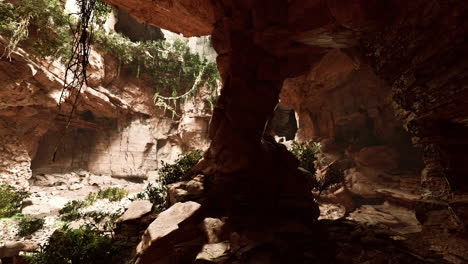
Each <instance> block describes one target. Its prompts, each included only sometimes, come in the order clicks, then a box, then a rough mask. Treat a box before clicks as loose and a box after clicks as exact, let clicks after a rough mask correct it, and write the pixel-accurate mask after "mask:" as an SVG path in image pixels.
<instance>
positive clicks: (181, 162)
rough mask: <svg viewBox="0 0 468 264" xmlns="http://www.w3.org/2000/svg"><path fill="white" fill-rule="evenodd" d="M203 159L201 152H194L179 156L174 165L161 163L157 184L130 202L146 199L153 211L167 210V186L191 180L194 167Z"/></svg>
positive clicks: (151, 185)
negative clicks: (151, 205)
mask: <svg viewBox="0 0 468 264" xmlns="http://www.w3.org/2000/svg"><path fill="white" fill-rule="evenodd" d="M201 158H202V152H201V150H194V151H192V152H189V153H187V154H185V155H182V154H181V155H179V158H178V159H177V160H176V161H175V162H174V163H173V164H168V163H165V162H163V161H161V164H162V167H161V169H159V179H158V180H157V181H156V183H155V184H152V183H149V184H148V185H147V186H146V189H145V191H144V192H141V193H138V194H136V195H135V196H134V197H132V198H131V199H130V200H132V201H133V200H142V199H146V200H149V201H150V202H151V203H152V204H153V206H154V207H153V211H155V212H160V211H163V210H164V209H165V207H164V206H165V202H166V196H167V185H169V184H172V183H176V182H179V181H183V180H188V179H190V178H191V177H192V176H193V172H192V169H193V167H194V166H195V165H196V164H197V163H198V162H199V161H200V159H201Z"/></svg>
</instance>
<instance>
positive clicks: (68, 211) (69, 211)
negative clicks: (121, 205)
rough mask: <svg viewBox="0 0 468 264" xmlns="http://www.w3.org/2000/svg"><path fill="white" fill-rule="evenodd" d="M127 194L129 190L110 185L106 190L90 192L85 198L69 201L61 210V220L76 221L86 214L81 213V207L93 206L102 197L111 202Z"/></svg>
mask: <svg viewBox="0 0 468 264" xmlns="http://www.w3.org/2000/svg"><path fill="white" fill-rule="evenodd" d="M127 194H128V193H127V191H125V190H124V189H122V188H117V187H109V188H107V189H104V190H99V191H98V192H97V193H90V194H88V195H87V196H86V199H85V200H73V201H69V202H68V203H66V204H65V206H64V207H63V208H62V209H60V211H59V214H60V215H61V217H60V220H62V221H74V220H77V219H80V218H83V217H84V216H86V215H84V214H82V213H80V212H79V210H80V209H82V208H85V207H88V206H91V205H93V204H94V203H95V202H96V201H97V200H100V199H108V200H109V201H111V202H116V201H120V200H122V199H123V198H125V197H126V196H127Z"/></svg>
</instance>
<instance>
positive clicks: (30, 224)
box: [18, 216, 45, 237]
mask: <svg viewBox="0 0 468 264" xmlns="http://www.w3.org/2000/svg"><path fill="white" fill-rule="evenodd" d="M44 222H45V221H44V219H42V218H33V217H30V216H26V217H24V218H22V219H21V220H20V221H19V222H18V236H20V237H24V236H28V235H31V234H33V233H34V232H36V231H37V230H39V229H41V228H43V227H44Z"/></svg>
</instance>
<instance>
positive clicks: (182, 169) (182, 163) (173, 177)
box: [159, 150, 202, 185]
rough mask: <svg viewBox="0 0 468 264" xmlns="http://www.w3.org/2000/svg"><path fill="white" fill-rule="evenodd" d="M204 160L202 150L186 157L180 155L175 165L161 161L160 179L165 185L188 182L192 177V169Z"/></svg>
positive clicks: (190, 153)
mask: <svg viewBox="0 0 468 264" xmlns="http://www.w3.org/2000/svg"><path fill="white" fill-rule="evenodd" d="M201 158H202V152H201V150H195V151H192V152H189V153H188V154H185V155H179V158H178V159H177V160H176V161H175V162H174V163H173V164H168V163H165V162H164V161H161V165H162V167H161V169H159V179H160V181H161V183H162V184H163V185H168V184H172V183H176V182H179V181H182V180H187V179H188V178H190V176H192V168H193V167H194V166H195V165H196V164H197V163H198V162H199V161H200V159H201Z"/></svg>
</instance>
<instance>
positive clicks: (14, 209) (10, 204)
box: [0, 184, 29, 218]
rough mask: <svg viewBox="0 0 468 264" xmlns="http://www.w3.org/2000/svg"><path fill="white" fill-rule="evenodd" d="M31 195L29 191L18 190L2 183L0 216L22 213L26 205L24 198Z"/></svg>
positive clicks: (0, 186) (0, 187) (0, 189)
mask: <svg viewBox="0 0 468 264" xmlns="http://www.w3.org/2000/svg"><path fill="white" fill-rule="evenodd" d="M28 197H29V193H28V192H24V191H16V190H15V189H14V188H13V187H11V186H10V185H7V184H1V185H0V218H4V217H11V216H13V215H15V214H17V213H20V212H21V210H22V209H23V207H24V200H25V199H26V198H28Z"/></svg>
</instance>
